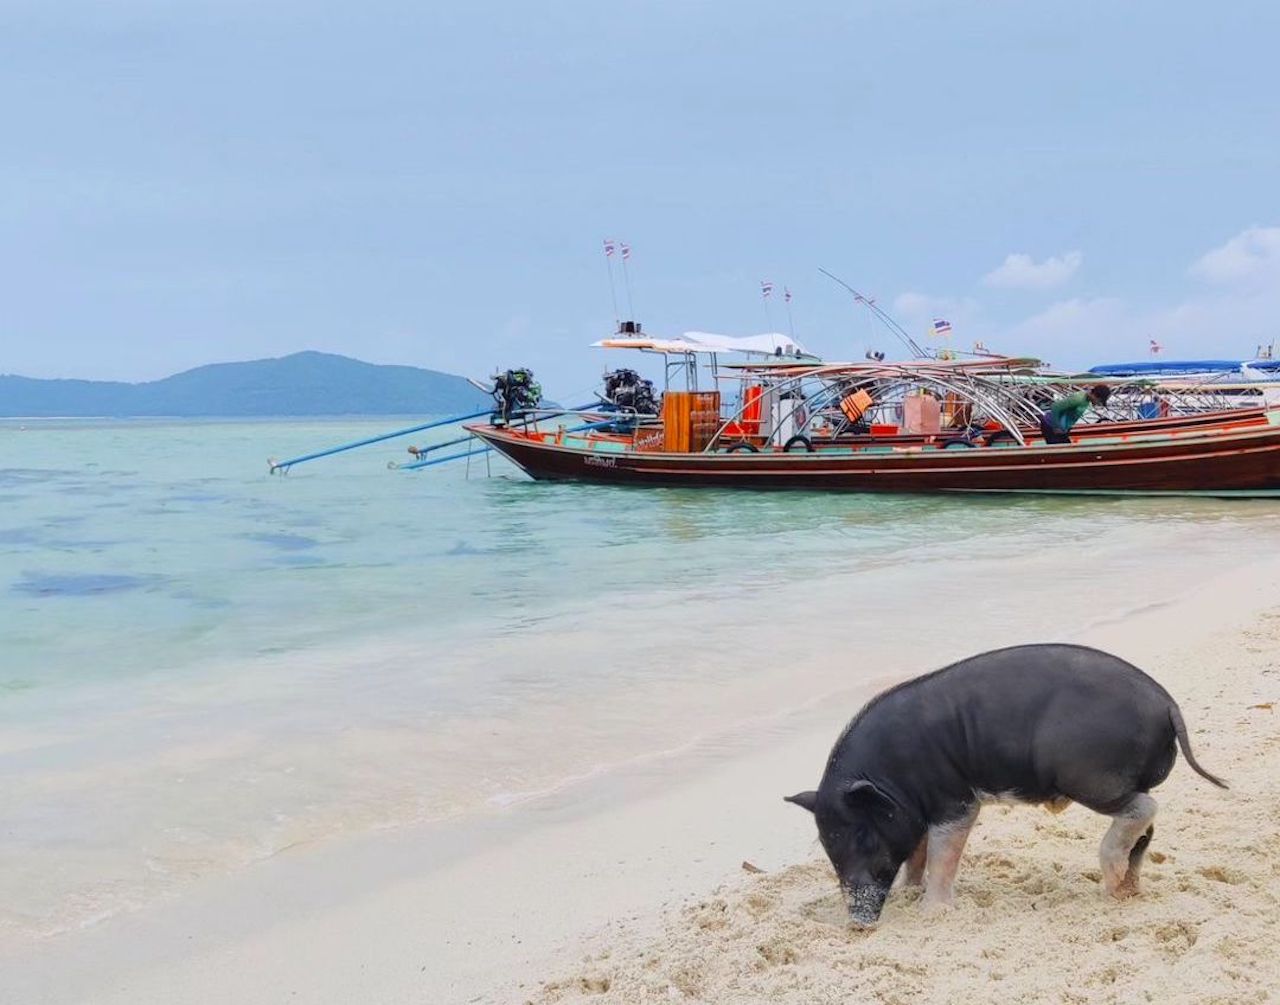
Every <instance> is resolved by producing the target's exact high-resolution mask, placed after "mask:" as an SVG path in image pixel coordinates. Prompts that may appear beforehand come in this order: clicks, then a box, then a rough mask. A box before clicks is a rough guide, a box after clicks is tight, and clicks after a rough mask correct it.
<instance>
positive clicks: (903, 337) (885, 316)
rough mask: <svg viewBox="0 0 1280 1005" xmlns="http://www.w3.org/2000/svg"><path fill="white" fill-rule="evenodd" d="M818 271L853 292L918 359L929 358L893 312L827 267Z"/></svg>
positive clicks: (855, 298) (859, 301)
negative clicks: (895, 317)
mask: <svg viewBox="0 0 1280 1005" xmlns="http://www.w3.org/2000/svg"><path fill="white" fill-rule="evenodd" d="M818 271H819V272H821V273H822V274H823V275H824V276H826V277H827V278H828V279H830V280H833V281H834V282H836V283H839V284H840V285H841V286H843V287H844V288H845V289H846V290H848V291H849V292H850V293H852V294H853V299H854V300H855V301H857V302H858V303H860V304H863V305H865V306H866V308H867V310H869V311H870V312H871V313H872V314H874V315H875V316H876V318H877V319H878V320H879V321H880V323H881V324H883V325H884V326H885V327H886V328H888V329H889V331H891V332H893V334H894V335H895V336H896V337H897V338H898V340H899V341H900V342H902V344H903V345H905V346H906V347H907V350H908V351H909V352H911V353H912V354H913V355H914V356H915V357H916V358H917V359H928V358H929V354H928V353H927V352H925V351H924V350H923V349H921V348H920V344H919V343H918V342H916V340H915V339H913V338H912V337H911V336H910V335H909V334H908V333H907V330H906V329H905V328H903V327H902V325H900V324H898V322H897V321H896V320H895V319H894V318H893V316H892V315H891V314H889V313H888V312H887V311H885V310H884V309H883V308H881V307H880V306H879V305H877V304H876V302H875V300H873V299H872V298H871V297H868V296H866V295H865V294H862V293H859V292H858V291H857V290H855V289H854V288H853V287H852V286H850V285H849V284H848V283H846V282H845V281H844V280H843V279H841V278H840V277H839V276H836V275H833V274H832V273H830V272H828V271H827V270H826V269H824V268H821V267H819V268H818Z"/></svg>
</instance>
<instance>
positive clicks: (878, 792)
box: [841, 778, 893, 814]
mask: <svg viewBox="0 0 1280 1005" xmlns="http://www.w3.org/2000/svg"><path fill="white" fill-rule="evenodd" d="M841 796H842V797H843V798H844V804H845V805H846V806H847V807H849V809H851V810H862V811H864V812H874V811H877V810H879V811H888V812H889V813H890V814H892V813H893V800H892V799H890V798H889V797H888V796H887V795H886V794H885V792H884V791H883V790H882V789H881V788H879V787H878V786H877V785H876V783H875V782H869V781H867V780H866V779H865V778H860V779H859V780H858V781H856V782H850V783H849V785H847V786H845V788H844V790H843V791H842V792H841Z"/></svg>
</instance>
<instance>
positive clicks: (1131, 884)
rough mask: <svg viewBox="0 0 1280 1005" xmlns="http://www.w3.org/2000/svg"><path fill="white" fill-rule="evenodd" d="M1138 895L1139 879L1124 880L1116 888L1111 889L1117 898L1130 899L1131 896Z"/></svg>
mask: <svg viewBox="0 0 1280 1005" xmlns="http://www.w3.org/2000/svg"><path fill="white" fill-rule="evenodd" d="M1137 895H1138V883H1137V880H1131V879H1126V880H1122V881H1121V882H1120V884H1119V885H1118V886H1116V888H1115V889H1114V890H1112V891H1111V896H1113V897H1114V898H1115V899H1116V900H1128V899H1129V898H1130V897H1136V896H1137Z"/></svg>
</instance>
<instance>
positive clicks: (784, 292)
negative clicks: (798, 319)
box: [782, 286, 791, 303]
mask: <svg viewBox="0 0 1280 1005" xmlns="http://www.w3.org/2000/svg"><path fill="white" fill-rule="evenodd" d="M782 299H783V300H785V301H786V302H787V303H791V291H790V290H789V289H787V288H786V287H785V286H784V287H783V288H782Z"/></svg>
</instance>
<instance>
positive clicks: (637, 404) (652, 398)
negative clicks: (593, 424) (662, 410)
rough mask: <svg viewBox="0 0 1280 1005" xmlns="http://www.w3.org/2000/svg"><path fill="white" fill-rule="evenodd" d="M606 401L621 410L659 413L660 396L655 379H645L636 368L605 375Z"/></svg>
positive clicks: (638, 412)
mask: <svg viewBox="0 0 1280 1005" xmlns="http://www.w3.org/2000/svg"><path fill="white" fill-rule="evenodd" d="M604 398H605V401H607V402H609V403H610V404H611V405H614V406H615V407H616V408H617V409H618V411H620V412H635V413H636V414H637V415H657V414H658V410H659V409H658V398H657V395H656V394H654V390H653V381H651V380H645V379H644V378H643V377H641V376H640V374H638V373H636V372H635V371H634V370H614V371H612V372H610V373H606V374H605V375H604Z"/></svg>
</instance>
